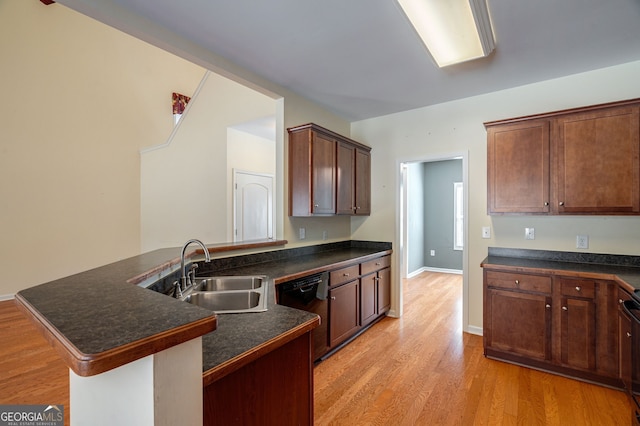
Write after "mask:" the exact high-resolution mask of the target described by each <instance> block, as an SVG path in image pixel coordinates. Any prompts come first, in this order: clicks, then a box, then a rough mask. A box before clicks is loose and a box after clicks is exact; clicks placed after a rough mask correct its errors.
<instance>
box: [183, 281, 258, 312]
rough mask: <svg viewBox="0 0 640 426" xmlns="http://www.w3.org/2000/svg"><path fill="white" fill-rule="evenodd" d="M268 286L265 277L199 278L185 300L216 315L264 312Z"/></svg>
mask: <svg viewBox="0 0 640 426" xmlns="http://www.w3.org/2000/svg"><path fill="white" fill-rule="evenodd" d="M267 284H268V280H267V277H266V276H264V275H249V276H219V277H199V278H198V277H196V279H195V284H194V285H193V288H192V291H191V292H190V293H189V294H187V295H186V296H185V297H184V298H183V300H184V301H185V302H188V303H191V304H193V305H197V306H200V307H202V308H205V309H209V310H211V311H213V312H215V313H217V314H231V313H244V312H264V311H266V310H267V303H268V301H267V287H268V285H267Z"/></svg>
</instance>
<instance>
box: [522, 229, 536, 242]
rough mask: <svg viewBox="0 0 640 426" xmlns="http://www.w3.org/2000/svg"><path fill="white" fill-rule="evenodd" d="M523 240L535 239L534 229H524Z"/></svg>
mask: <svg viewBox="0 0 640 426" xmlns="http://www.w3.org/2000/svg"><path fill="white" fill-rule="evenodd" d="M524 239H525V240H535V239H536V230H535V228H524Z"/></svg>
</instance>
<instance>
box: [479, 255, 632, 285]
mask: <svg viewBox="0 0 640 426" xmlns="http://www.w3.org/2000/svg"><path fill="white" fill-rule="evenodd" d="M480 266H482V267H483V268H491V267H494V268H500V269H503V270H504V269H509V270H513V271H516V272H517V271H520V272H535V271H533V270H538V271H540V270H542V271H545V272H547V273H555V274H558V275H562V274H580V275H589V276H591V277H592V278H595V279H597V278H600V279H606V280H615V281H617V282H619V283H620V284H621V285H623V286H624V287H626V289H627V290H628V291H630V292H633V291H634V290H637V289H640V256H626V255H612V254H594V253H577V252H559V251H547V250H527V249H506V248H496V247H489V256H487V258H486V259H485V260H484V261H482V263H481V265H480Z"/></svg>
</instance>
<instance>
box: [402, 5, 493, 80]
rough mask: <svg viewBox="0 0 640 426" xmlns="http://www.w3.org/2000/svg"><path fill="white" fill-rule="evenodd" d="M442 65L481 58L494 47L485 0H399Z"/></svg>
mask: <svg viewBox="0 0 640 426" xmlns="http://www.w3.org/2000/svg"><path fill="white" fill-rule="evenodd" d="M398 4H400V7H401V8H402V9H403V10H404V13H405V14H406V15H407V18H409V21H411V24H413V27H414V28H415V29H416V31H417V33H418V35H419V36H420V38H421V39H422V41H423V42H424V44H425V45H426V46H427V49H428V50H429V52H431V55H432V56H433V59H435V61H436V63H437V64H438V66H439V67H446V66H447V65H452V64H457V63H459V62H465V61H469V60H471V59H477V58H482V57H484V56H487V55H488V54H489V53H491V52H492V51H493V49H494V47H495V42H494V39H493V31H492V30H491V21H490V19H489V11H488V9H487V3H486V0H398Z"/></svg>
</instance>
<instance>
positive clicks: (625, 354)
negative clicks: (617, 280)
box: [618, 289, 632, 395]
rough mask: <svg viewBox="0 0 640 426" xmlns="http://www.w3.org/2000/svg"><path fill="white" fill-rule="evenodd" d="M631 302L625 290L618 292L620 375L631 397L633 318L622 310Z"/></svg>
mask: <svg viewBox="0 0 640 426" xmlns="http://www.w3.org/2000/svg"><path fill="white" fill-rule="evenodd" d="M627 300H631V295H630V294H629V293H627V292H626V291H624V290H623V289H619V290H618V330H619V332H618V360H619V362H618V365H619V369H618V375H619V377H620V380H622V383H623V385H624V389H625V391H626V392H627V393H628V394H629V395H631V384H632V372H631V317H629V315H628V314H627V313H626V312H625V310H624V309H623V308H622V304H623V303H624V302H625V301H627Z"/></svg>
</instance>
